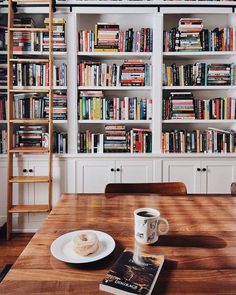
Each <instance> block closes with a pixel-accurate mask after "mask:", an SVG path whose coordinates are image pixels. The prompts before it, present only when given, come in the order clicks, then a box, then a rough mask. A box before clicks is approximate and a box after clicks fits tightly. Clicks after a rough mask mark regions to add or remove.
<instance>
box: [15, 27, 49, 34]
mask: <svg viewBox="0 0 236 295" xmlns="http://www.w3.org/2000/svg"><path fill="white" fill-rule="evenodd" d="M9 31H11V32H45V33H47V32H49V30H48V29H47V28H10V29H9Z"/></svg>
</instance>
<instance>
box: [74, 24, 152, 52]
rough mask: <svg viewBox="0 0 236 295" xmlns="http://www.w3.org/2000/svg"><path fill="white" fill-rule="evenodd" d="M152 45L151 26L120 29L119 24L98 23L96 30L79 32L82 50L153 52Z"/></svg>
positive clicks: (80, 48)
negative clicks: (136, 29)
mask: <svg viewBox="0 0 236 295" xmlns="http://www.w3.org/2000/svg"><path fill="white" fill-rule="evenodd" d="M152 47H153V30H152V29H151V28H141V29H140V30H139V31H135V30H134V29H133V28H129V29H128V30H126V31H120V28H119V25H116V24H108V23H98V24H96V25H95V30H94V31H92V30H81V31H80V32H79V51H82V52H104V51H105V52H118V51H119V52H152Z"/></svg>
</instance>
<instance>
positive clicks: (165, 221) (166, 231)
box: [157, 217, 169, 236]
mask: <svg viewBox="0 0 236 295" xmlns="http://www.w3.org/2000/svg"><path fill="white" fill-rule="evenodd" d="M160 221H162V222H164V223H165V224H166V229H165V230H163V231H161V230H160V229H159V227H160ZM168 231H169V223H168V221H167V220H166V219H165V218H162V217H160V218H159V223H158V227H157V233H158V235H159V236H161V235H165V234H167V233H168Z"/></svg>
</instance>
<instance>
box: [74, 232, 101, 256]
mask: <svg viewBox="0 0 236 295" xmlns="http://www.w3.org/2000/svg"><path fill="white" fill-rule="evenodd" d="M72 242H73V249H74V251H75V252H76V253H77V254H79V255H81V256H87V255H89V254H92V253H94V252H96V251H97V250H98V248H99V240H98V237H97V235H96V234H95V233H92V232H84V233H82V234H78V235H76V236H75V237H74V238H73V240H72Z"/></svg>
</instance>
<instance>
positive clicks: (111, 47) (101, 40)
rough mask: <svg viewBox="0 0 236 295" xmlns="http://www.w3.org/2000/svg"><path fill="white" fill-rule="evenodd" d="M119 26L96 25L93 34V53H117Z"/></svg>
mask: <svg viewBox="0 0 236 295" xmlns="http://www.w3.org/2000/svg"><path fill="white" fill-rule="evenodd" d="M118 47H119V25H117V24H109V23H97V24H96V25H95V34H94V51H95V52H99V51H118Z"/></svg>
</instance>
